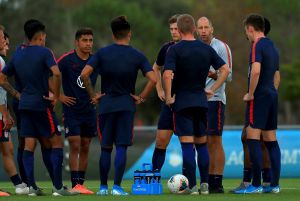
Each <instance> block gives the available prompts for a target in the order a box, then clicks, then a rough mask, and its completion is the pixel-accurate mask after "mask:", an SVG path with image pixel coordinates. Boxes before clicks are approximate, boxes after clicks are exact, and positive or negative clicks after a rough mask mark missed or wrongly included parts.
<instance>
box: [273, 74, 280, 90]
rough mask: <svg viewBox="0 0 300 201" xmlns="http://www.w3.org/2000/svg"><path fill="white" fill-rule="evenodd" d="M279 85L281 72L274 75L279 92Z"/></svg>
mask: <svg viewBox="0 0 300 201" xmlns="http://www.w3.org/2000/svg"><path fill="white" fill-rule="evenodd" d="M279 85H280V71H279V70H277V71H276V72H275V74H274V86H275V89H276V90H278V88H279Z"/></svg>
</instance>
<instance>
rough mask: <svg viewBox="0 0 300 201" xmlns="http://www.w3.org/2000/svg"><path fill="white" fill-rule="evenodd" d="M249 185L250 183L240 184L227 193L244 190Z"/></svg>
mask: <svg viewBox="0 0 300 201" xmlns="http://www.w3.org/2000/svg"><path fill="white" fill-rule="evenodd" d="M249 185H250V183H245V182H241V184H240V185H239V186H238V187H236V188H234V189H232V190H230V191H229V192H230V193H235V192H236V191H240V190H245V189H246V188H247V187H248V186H249Z"/></svg>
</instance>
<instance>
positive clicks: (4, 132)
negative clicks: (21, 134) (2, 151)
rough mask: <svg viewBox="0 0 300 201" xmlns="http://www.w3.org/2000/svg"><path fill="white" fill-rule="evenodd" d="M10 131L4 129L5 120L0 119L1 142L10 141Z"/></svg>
mask: <svg viewBox="0 0 300 201" xmlns="http://www.w3.org/2000/svg"><path fill="white" fill-rule="evenodd" d="M9 135H10V131H9V130H5V129H4V122H3V120H2V119H1V120H0V142H8V141H9Z"/></svg>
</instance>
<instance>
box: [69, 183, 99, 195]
mask: <svg viewBox="0 0 300 201" xmlns="http://www.w3.org/2000/svg"><path fill="white" fill-rule="evenodd" d="M73 190H74V191H78V192H80V194H85V195H91V194H94V192H93V191H91V190H89V189H87V188H86V187H85V186H84V185H80V184H77V185H76V186H74V188H73Z"/></svg>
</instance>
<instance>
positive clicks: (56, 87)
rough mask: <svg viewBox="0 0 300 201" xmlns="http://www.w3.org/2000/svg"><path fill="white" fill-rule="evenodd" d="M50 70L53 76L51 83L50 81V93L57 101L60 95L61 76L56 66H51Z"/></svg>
mask: <svg viewBox="0 0 300 201" xmlns="http://www.w3.org/2000/svg"><path fill="white" fill-rule="evenodd" d="M50 70H51V71H52V74H53V76H52V81H51V82H52V84H51V88H52V92H53V94H54V98H55V99H58V98H59V95H60V85H61V74H60V71H59V68H58V66H57V65H55V66H52V67H51V68H50ZM49 86H50V85H49Z"/></svg>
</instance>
